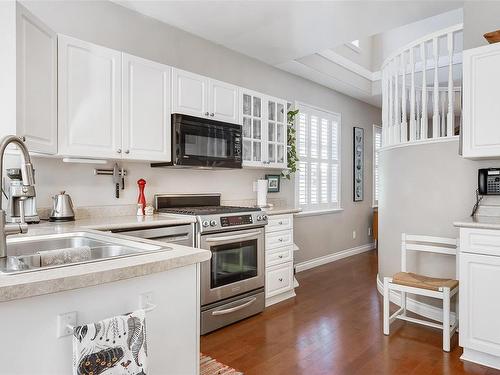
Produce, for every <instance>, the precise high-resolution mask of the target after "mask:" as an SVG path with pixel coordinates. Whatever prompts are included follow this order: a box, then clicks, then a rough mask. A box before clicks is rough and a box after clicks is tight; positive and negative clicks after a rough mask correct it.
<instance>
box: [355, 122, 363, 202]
mask: <svg viewBox="0 0 500 375" xmlns="http://www.w3.org/2000/svg"><path fill="white" fill-rule="evenodd" d="M352 140H353V147H352V153H353V174H352V175H353V184H352V186H353V193H352V194H353V198H352V199H353V201H354V202H361V201H362V200H363V196H364V172H365V130H364V129H363V128H358V127H354V128H353V135H352Z"/></svg>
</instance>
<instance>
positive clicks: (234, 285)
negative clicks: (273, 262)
mask: <svg viewBox="0 0 500 375" xmlns="http://www.w3.org/2000/svg"><path fill="white" fill-rule="evenodd" d="M220 197H221V195H220V194H218V193H217V194H199V195H193V194H176V195H172V194H157V195H155V206H156V207H155V208H156V210H157V211H158V212H159V213H160V214H168V215H190V216H195V217H196V221H197V223H196V236H195V237H196V241H195V242H196V246H197V247H199V248H202V249H207V250H210V251H211V252H212V258H211V259H210V260H209V261H207V262H204V263H202V265H201V334H206V333H208V332H211V331H214V330H216V329H218V328H221V327H223V326H226V325H228V324H231V323H233V322H236V321H238V320H241V319H244V318H247V317H249V316H251V315H254V314H257V313H259V312H261V311H262V310H264V305H265V295H264V284H265V279H264V278H265V272H264V256H265V255H264V226H265V225H266V224H267V216H266V215H265V214H264V213H263V212H262V211H261V209H260V208H255V207H234V206H221V204H220Z"/></svg>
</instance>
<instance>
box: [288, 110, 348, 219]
mask: <svg viewBox="0 0 500 375" xmlns="http://www.w3.org/2000/svg"><path fill="white" fill-rule="evenodd" d="M295 108H296V109H298V110H299V114H298V115H297V116H296V118H295V124H294V126H295V129H297V140H296V145H297V154H298V155H299V161H298V162H297V165H298V169H300V162H301V156H300V149H299V139H298V138H299V134H298V131H299V129H298V127H299V120H300V113H301V112H303V113H306V114H307V115H308V116H309V115H311V114H314V113H317V112H321V113H325V114H326V115H328V117H329V120H335V121H337V159H335V160H336V164H337V205H336V206H332V204H331V202H328V207H321V205H325V204H324V203H323V204H322V203H318V204H315V205H301V204H300V203H299V174H300V171H299V170H297V172H296V173H295V194H294V195H295V204H294V205H295V208H297V209H301V210H302V212H300V213H299V214H298V216H314V215H324V214H328V213H335V212H341V211H343V208H342V115H341V114H340V113H338V112H334V111H330V110H326V109H324V108H319V107H317V106H313V105H310V104H307V103H303V102H298V101H296V102H295ZM303 108H305V109H306V110H305V111H301V109H303ZM307 110H309V111H307ZM320 126H321V121H318V128H320ZM309 132H310V124H309V127H308V129H307V133H306V144H307V145H309V147H310V141H311V137H310V136H309ZM318 133H319V131H318ZM329 134H330V135H331V132H329ZM318 138H319V137H318ZM320 145H321V139H318V147H320ZM331 146H332V144H331V142H330V148H331ZM309 153H310V148H309V149H308V154H309ZM329 156H331V155H330V154H329ZM316 160H317V162H318V164H319V163H321V160H326V159H321V158H320V155H319V153H318V158H317V159H316ZM333 160H334V159H328V165H329V166H331V165H334V163H332V161H333ZM306 162H307V163H308V165H311V164H310V163H311V158H310V156H308V157H307V160H306ZM319 169H320V168H318V174H319V173H320V172H319ZM328 176H331V174H330V173H329V174H328ZM329 192H330V194H331V184H330V187H329Z"/></svg>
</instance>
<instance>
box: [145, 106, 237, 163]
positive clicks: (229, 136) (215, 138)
mask: <svg viewBox="0 0 500 375" xmlns="http://www.w3.org/2000/svg"><path fill="white" fill-rule="evenodd" d="M171 139H172V161H171V162H169V163H152V164H151V166H152V167H164V166H180V167H205V168H241V159H242V155H241V154H242V151H241V148H242V146H241V144H242V140H241V125H238V124H231V123H227V122H221V121H215V120H211V119H207V118H201V117H195V116H189V115H183V114H179V113H174V114H172V136H171Z"/></svg>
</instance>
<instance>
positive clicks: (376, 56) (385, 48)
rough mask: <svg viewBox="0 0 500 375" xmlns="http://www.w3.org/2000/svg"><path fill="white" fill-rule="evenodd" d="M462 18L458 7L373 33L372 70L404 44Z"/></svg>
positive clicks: (448, 25) (377, 68) (457, 21)
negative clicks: (382, 31) (379, 32)
mask: <svg viewBox="0 0 500 375" xmlns="http://www.w3.org/2000/svg"><path fill="white" fill-rule="evenodd" d="M463 19H464V15H463V10H462V9H461V8H460V9H455V10H452V11H449V12H446V13H442V14H438V15H436V16H433V17H429V18H425V19H423V20H421V21H417V22H414V23H410V24H408V25H405V26H401V27H398V28H396V29H392V30H389V31H386V32H384V33H381V34H377V35H374V36H373V38H372V43H373V44H372V70H373V71H378V70H380V68H381V66H382V63H383V62H384V60H385V59H386V58H387V57H388V56H389V55H391V54H392V53H394V52H395V51H397V50H398V49H399V48H401V47H403V46H405V45H406V44H408V43H410V42H412V41H414V40H417V39H419V38H421V37H423V36H425V35H427V34H431V33H433V32H434V31H438V30H441V29H444V28H447V27H450V26H453V25H456V24H458V23H462V22H463Z"/></svg>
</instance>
